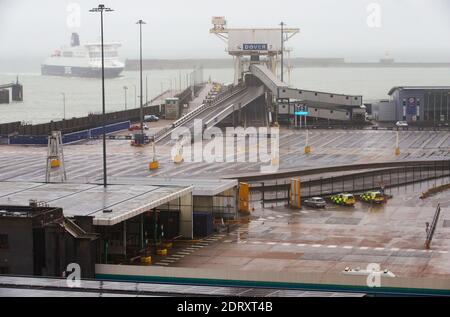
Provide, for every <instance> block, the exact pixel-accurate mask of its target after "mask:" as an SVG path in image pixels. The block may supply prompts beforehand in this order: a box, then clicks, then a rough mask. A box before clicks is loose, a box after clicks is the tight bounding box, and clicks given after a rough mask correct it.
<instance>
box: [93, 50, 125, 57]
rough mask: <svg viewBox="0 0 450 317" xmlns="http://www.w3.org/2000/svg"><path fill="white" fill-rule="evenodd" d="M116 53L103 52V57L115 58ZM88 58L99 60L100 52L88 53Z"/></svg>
mask: <svg viewBox="0 0 450 317" xmlns="http://www.w3.org/2000/svg"><path fill="white" fill-rule="evenodd" d="M117 56H118V55H117V52H116V51H105V57H117ZM89 57H90V58H101V57H102V53H101V52H89Z"/></svg>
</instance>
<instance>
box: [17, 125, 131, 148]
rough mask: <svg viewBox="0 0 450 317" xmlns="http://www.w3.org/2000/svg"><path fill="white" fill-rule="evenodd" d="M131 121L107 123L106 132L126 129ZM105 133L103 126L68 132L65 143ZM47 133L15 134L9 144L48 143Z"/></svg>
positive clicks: (64, 137)
mask: <svg viewBox="0 0 450 317" xmlns="http://www.w3.org/2000/svg"><path fill="white" fill-rule="evenodd" d="M130 124H131V122H130V121H124V122H119V123H114V124H109V125H107V126H106V127H105V128H106V134H108V133H113V132H117V131H121V130H126V129H128V128H129V127H130ZM102 134H103V127H97V128H93V129H89V130H82V131H78V132H72V133H67V134H64V135H63V138H62V139H63V143H64V144H67V143H73V142H78V141H82V140H87V139H90V138H96V137H99V136H101V135H102ZM47 142H48V141H47V135H14V136H10V137H9V144H21V145H47Z"/></svg>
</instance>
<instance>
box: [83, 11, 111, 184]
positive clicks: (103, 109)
mask: <svg viewBox="0 0 450 317" xmlns="http://www.w3.org/2000/svg"><path fill="white" fill-rule="evenodd" d="M89 11H90V12H100V33H101V45H102V125H103V186H104V187H106V186H107V184H108V182H107V176H106V115H105V52H104V48H103V12H111V11H113V10H112V9H110V8H107V7H105V5H103V4H99V5H98V7H97V8H93V9H91V10H89Z"/></svg>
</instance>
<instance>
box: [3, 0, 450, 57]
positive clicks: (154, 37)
mask: <svg viewBox="0 0 450 317" xmlns="http://www.w3.org/2000/svg"><path fill="white" fill-rule="evenodd" d="M72 2H77V3H78V4H80V5H81V26H80V28H79V29H76V31H78V32H79V33H80V36H81V40H82V42H85V41H93V40H97V39H98V38H99V16H98V14H93V13H89V12H88V10H89V9H90V8H92V7H94V6H96V5H97V4H98V3H99V2H98V1H92V0H79V1H61V0H39V1H32V0H0V58H1V59H4V60H5V59H7V58H10V57H45V56H47V55H49V54H50V53H51V52H52V51H54V50H55V49H57V48H59V47H60V46H61V44H65V43H68V41H69V37H70V33H71V32H73V31H74V30H75V29H69V28H68V27H67V26H66V19H67V15H68V13H67V11H66V8H67V5H68V4H69V3H72ZM104 3H105V4H106V5H107V6H109V7H111V8H113V9H115V12H112V13H108V14H107V15H106V16H105V32H106V33H105V34H106V39H107V40H117V41H120V42H122V44H123V47H122V49H121V56H122V57H123V58H134V57H137V53H138V26H137V25H135V22H136V21H137V20H138V19H140V18H142V19H144V20H145V21H147V23H148V24H147V25H145V26H144V42H145V43H144V57H148V58H198V57H227V56H228V55H227V54H226V53H225V52H224V48H225V45H224V43H223V42H221V41H220V40H219V39H218V38H216V37H215V36H213V35H211V34H209V29H210V27H211V17H212V16H213V15H220V16H225V17H226V19H227V21H228V25H229V27H270V26H277V24H278V23H279V22H280V21H281V20H283V21H285V22H286V23H287V24H288V25H290V26H293V27H299V28H300V29H301V32H300V34H299V35H297V36H296V37H295V38H294V39H293V40H292V41H291V42H290V44H289V46H291V47H293V48H294V53H293V54H294V56H300V57H346V58H350V59H353V60H365V59H371V60H376V59H377V58H380V57H384V56H385V54H386V53H388V54H389V56H390V57H393V58H396V59H397V60H408V61H409V60H410V61H427V60H438V61H450V22H449V21H450V19H449V13H450V1H448V0H314V1H312V0H272V1H267V0H245V1H243V0H226V1H212V0H190V1H189V0H164V1H162V0H161V1H155V0H147V1H141V0H128V1H124V0H121V1H120V0H108V1H104ZM370 3H378V4H380V5H381V9H382V11H381V13H382V15H381V18H382V19H381V23H382V25H381V28H369V27H368V26H367V22H366V21H367V17H368V15H369V13H368V12H367V10H366V9H367V6H368V5H369V4H370Z"/></svg>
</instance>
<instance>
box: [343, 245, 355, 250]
mask: <svg viewBox="0 0 450 317" xmlns="http://www.w3.org/2000/svg"><path fill="white" fill-rule="evenodd" d="M343 248H344V249H347V250H350V249H353V248H354V247H352V246H350V245H344V246H343Z"/></svg>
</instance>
